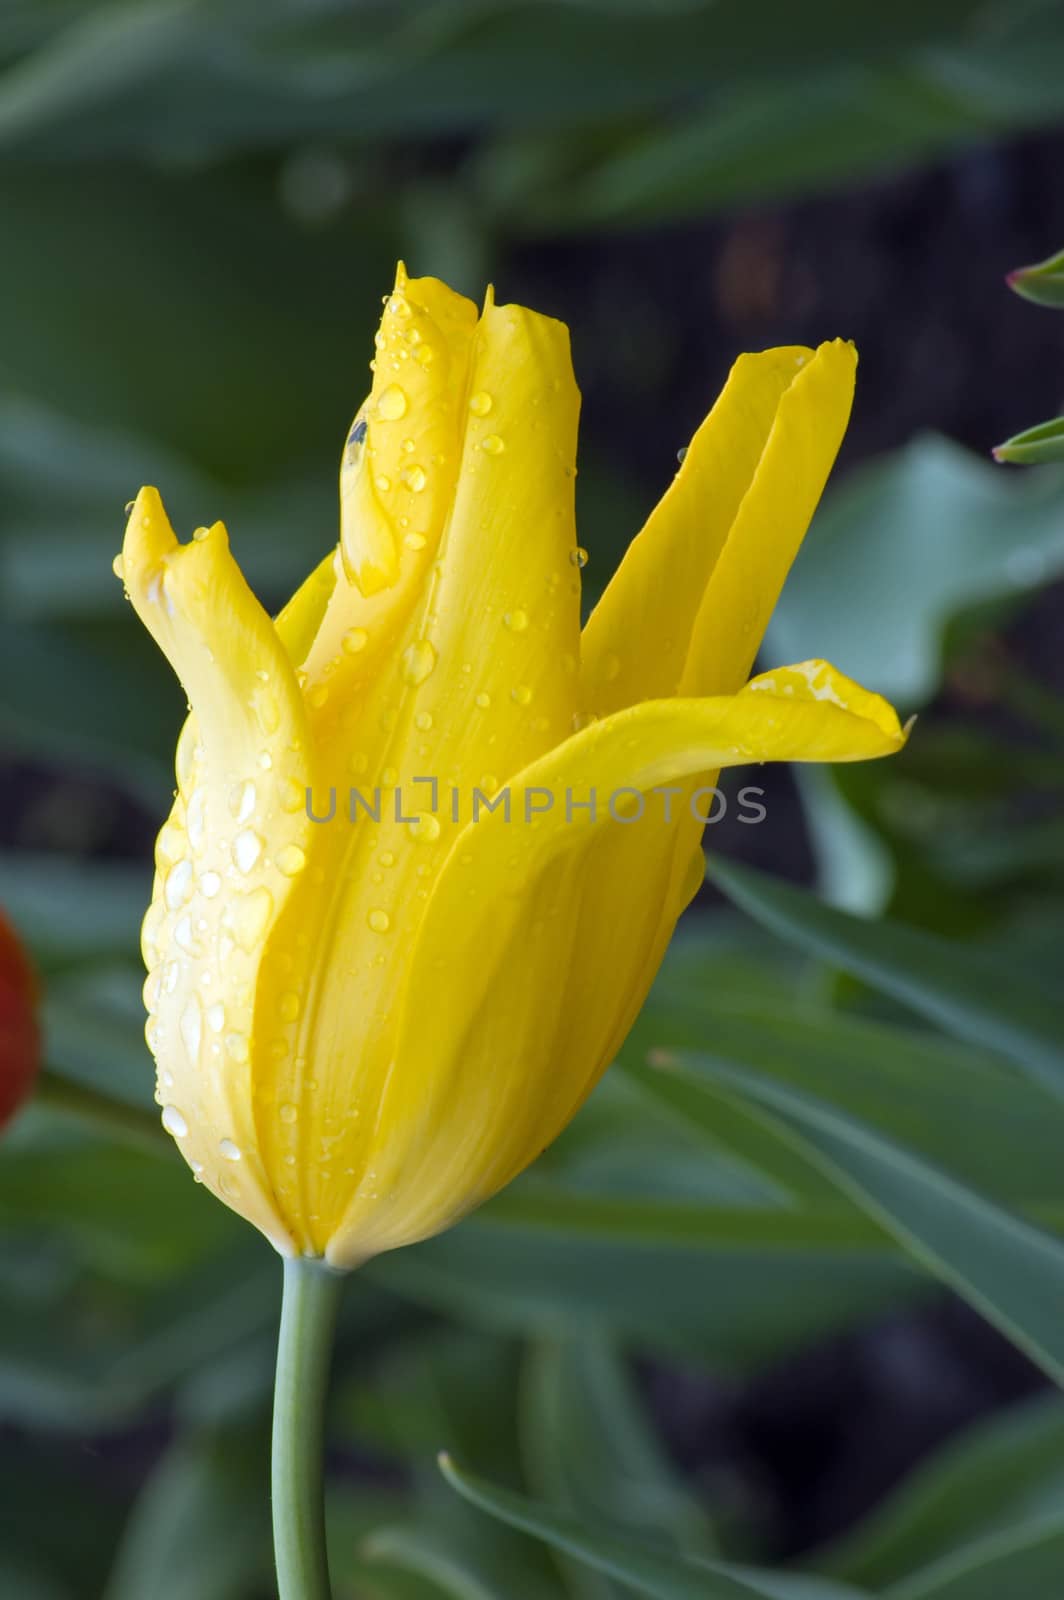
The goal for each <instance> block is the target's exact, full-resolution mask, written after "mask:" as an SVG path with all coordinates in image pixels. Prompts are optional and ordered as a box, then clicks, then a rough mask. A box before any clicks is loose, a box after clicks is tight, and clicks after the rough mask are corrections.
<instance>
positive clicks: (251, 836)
mask: <svg viewBox="0 0 1064 1600" xmlns="http://www.w3.org/2000/svg"><path fill="white" fill-rule="evenodd" d="M261 854H262V840H261V838H260V837H259V835H258V834H257V833H256V832H255V830H254V828H244V829H243V831H242V832H241V833H238V834H237V836H236V838H235V839H234V840H233V860H234V862H235V863H236V866H237V869H238V871H240V872H244V873H247V872H250V871H251V869H252V867H253V866H254V865H255V863H256V861H257V860H258V859H259V857H260V855H261Z"/></svg>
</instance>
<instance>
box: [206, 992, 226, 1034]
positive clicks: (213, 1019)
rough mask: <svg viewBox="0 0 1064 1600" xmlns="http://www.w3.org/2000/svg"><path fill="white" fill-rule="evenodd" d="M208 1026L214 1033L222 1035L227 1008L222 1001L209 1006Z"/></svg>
mask: <svg viewBox="0 0 1064 1600" xmlns="http://www.w3.org/2000/svg"><path fill="white" fill-rule="evenodd" d="M207 1026H208V1028H210V1030H211V1032H212V1033H221V1031H222V1029H223V1028H224V1027H225V1007H224V1006H223V1005H222V1003H221V1001H220V1000H219V1002H218V1004H217V1005H213V1006H208V1008H207Z"/></svg>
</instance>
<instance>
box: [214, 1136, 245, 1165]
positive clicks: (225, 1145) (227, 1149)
mask: <svg viewBox="0 0 1064 1600" xmlns="http://www.w3.org/2000/svg"><path fill="white" fill-rule="evenodd" d="M218 1154H219V1155H221V1156H224V1157H225V1159H226V1160H227V1161H239V1160H241V1150H240V1146H239V1145H238V1144H234V1143H233V1141H232V1139H219V1141H218Z"/></svg>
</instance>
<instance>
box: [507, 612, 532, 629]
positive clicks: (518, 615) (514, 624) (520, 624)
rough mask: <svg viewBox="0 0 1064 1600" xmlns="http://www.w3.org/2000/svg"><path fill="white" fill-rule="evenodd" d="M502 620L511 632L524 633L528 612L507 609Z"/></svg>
mask: <svg viewBox="0 0 1064 1600" xmlns="http://www.w3.org/2000/svg"><path fill="white" fill-rule="evenodd" d="M502 620H503V622H504V623H505V624H506V626H507V627H508V628H509V630H510V632H511V633H524V631H525V629H526V628H527V627H528V612H527V611H507V612H506V614H505V615H504V617H503V619H502Z"/></svg>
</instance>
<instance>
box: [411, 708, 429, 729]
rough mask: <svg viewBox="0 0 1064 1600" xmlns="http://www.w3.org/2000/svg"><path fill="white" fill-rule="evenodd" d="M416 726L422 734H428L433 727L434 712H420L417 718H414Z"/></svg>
mask: <svg viewBox="0 0 1064 1600" xmlns="http://www.w3.org/2000/svg"><path fill="white" fill-rule="evenodd" d="M414 726H415V728H418V729H420V731H421V732H422V733H428V731H429V729H430V728H431V727H432V712H431V711H419V712H418V714H417V716H416V717H415V718H414Z"/></svg>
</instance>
